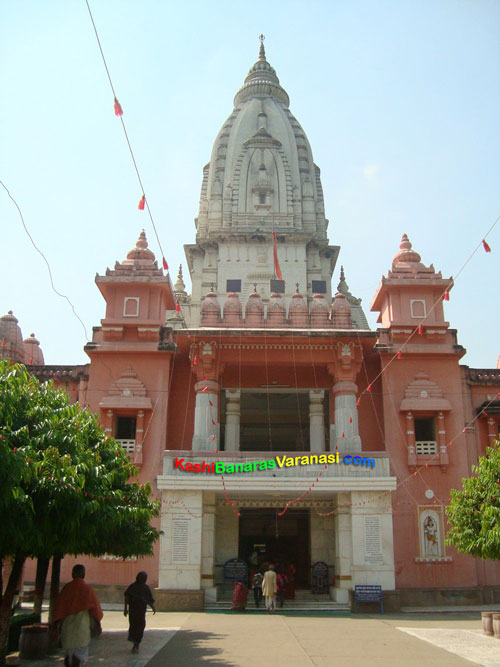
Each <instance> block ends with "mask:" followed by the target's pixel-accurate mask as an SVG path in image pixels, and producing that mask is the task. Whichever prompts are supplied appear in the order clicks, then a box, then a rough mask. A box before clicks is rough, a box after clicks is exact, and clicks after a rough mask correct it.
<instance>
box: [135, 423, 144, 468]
mask: <svg viewBox="0 0 500 667" xmlns="http://www.w3.org/2000/svg"><path fill="white" fill-rule="evenodd" d="M143 440H144V411H143V410H139V412H138V413H137V417H136V426H135V451H134V465H138V466H140V465H142V443H143Z"/></svg>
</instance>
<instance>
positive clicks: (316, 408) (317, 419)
mask: <svg viewBox="0 0 500 667" xmlns="http://www.w3.org/2000/svg"><path fill="white" fill-rule="evenodd" d="M324 397H325V392H324V391H323V390H322V389H310V390H309V441H310V449H311V452H324V451H325V417H324V412H323V399H324Z"/></svg>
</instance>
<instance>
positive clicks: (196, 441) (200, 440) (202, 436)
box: [193, 391, 219, 452]
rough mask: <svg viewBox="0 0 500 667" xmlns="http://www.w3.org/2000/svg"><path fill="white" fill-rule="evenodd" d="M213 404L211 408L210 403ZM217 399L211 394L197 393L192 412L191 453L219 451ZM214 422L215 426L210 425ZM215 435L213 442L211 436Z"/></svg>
mask: <svg viewBox="0 0 500 667" xmlns="http://www.w3.org/2000/svg"><path fill="white" fill-rule="evenodd" d="M211 402H212V403H213V406H211V405H210V403H211ZM218 405H219V397H218V395H217V394H213V393H211V392H201V391H200V392H198V393H197V394H196V404H195V411H194V433H193V451H205V452H209V451H216V450H217V449H219V423H218V420H219V417H218V414H219V407H218ZM212 420H213V421H215V426H214V425H213V424H212ZM213 435H215V440H212V436H213Z"/></svg>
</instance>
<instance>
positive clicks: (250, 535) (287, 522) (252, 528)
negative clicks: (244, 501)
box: [238, 508, 311, 588]
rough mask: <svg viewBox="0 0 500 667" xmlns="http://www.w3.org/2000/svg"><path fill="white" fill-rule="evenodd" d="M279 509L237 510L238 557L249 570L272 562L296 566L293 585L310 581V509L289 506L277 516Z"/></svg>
mask: <svg viewBox="0 0 500 667" xmlns="http://www.w3.org/2000/svg"><path fill="white" fill-rule="evenodd" d="M279 511H280V510H279V509H278V508H259V509H253V508H252V509H250V508H248V509H245V508H242V509H240V514H241V516H240V527H239V544H238V557H239V558H241V559H242V560H244V561H246V562H247V563H248V565H249V569H250V570H252V569H255V568H256V567H257V566H264V567H265V566H266V565H267V563H275V564H278V565H280V566H282V567H284V568H286V567H287V566H288V565H290V564H293V565H294V566H295V569H296V574H295V586H296V588H309V586H310V581H311V557H310V521H309V510H308V509H306V510H303V509H290V510H288V512H287V513H286V514H285V515H284V516H282V517H278V516H277V513H278V512H279Z"/></svg>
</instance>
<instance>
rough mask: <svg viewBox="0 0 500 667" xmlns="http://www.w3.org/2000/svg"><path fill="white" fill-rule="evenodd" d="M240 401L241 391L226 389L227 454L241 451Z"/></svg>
mask: <svg viewBox="0 0 500 667" xmlns="http://www.w3.org/2000/svg"><path fill="white" fill-rule="evenodd" d="M240 399H241V391H240V390H239V389H226V433H225V440H224V449H225V450H226V452H239V450H240Z"/></svg>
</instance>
